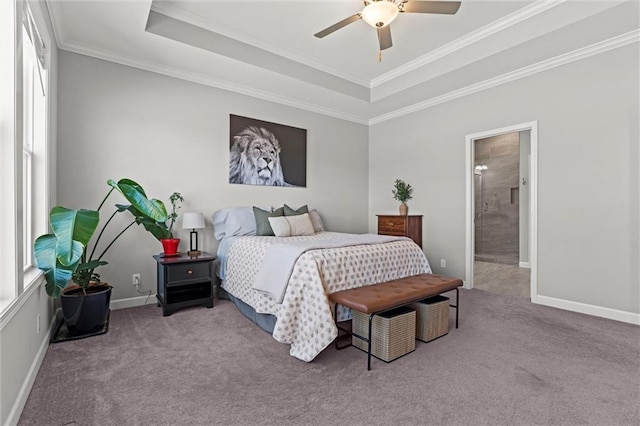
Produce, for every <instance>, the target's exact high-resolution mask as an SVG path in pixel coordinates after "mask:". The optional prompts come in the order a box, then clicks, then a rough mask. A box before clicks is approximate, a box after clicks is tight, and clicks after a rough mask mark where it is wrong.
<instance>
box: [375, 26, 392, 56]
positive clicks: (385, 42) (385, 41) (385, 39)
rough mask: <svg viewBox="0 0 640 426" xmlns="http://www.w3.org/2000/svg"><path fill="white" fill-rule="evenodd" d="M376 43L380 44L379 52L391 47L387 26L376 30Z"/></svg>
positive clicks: (389, 30) (389, 31)
mask: <svg viewBox="0 0 640 426" xmlns="http://www.w3.org/2000/svg"><path fill="white" fill-rule="evenodd" d="M378 43H380V50H384V49H388V48H390V47H391V46H393V43H392V42H391V27H389V25H387V26H384V27H382V28H378Z"/></svg>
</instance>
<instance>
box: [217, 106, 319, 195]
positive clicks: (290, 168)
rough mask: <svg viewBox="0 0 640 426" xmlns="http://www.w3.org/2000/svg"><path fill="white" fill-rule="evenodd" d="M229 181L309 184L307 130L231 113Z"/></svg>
mask: <svg viewBox="0 0 640 426" xmlns="http://www.w3.org/2000/svg"><path fill="white" fill-rule="evenodd" d="M229 135H230V138H229V183H237V184H244V185H267V186H289V187H291V186H298V187H306V186H307V131H306V129H299V128H297V127H291V126H286V125H284V124H278V123H270V122H268V121H262V120H256V119H255V118H248V117H241V116H239V115H233V114H230V115H229Z"/></svg>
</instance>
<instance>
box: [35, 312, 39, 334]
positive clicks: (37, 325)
mask: <svg viewBox="0 0 640 426" xmlns="http://www.w3.org/2000/svg"><path fill="white" fill-rule="evenodd" d="M36 333H38V334H40V314H38V316H37V317H36Z"/></svg>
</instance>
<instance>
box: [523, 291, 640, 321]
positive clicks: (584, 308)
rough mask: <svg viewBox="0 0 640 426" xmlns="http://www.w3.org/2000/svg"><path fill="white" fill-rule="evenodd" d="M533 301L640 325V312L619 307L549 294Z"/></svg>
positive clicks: (537, 297) (532, 300) (536, 297)
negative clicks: (587, 302) (576, 300)
mask: <svg viewBox="0 0 640 426" xmlns="http://www.w3.org/2000/svg"><path fill="white" fill-rule="evenodd" d="M531 302H533V303H537V304H539V305H544V306H551V307H553V308H559V309H564V310H566V311H571V312H579V313H581V314H587V315H593V316H596V317H602V318H607V319H611V320H615V321H621V322H626V323H629V324H635V325H640V314H636V313H634V312H627V311H620V310H618V309H611V308H605V307H602V306H595V305H588V304H586V303H580V302H573V301H570V300H564V299H556V298H555V297H548V296H535V297H533V298H532V299H531Z"/></svg>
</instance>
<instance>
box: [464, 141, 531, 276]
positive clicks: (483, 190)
mask: <svg viewBox="0 0 640 426" xmlns="http://www.w3.org/2000/svg"><path fill="white" fill-rule="evenodd" d="M519 146H520V134H519V133H517V132H516V133H509V134H504V135H499V136H494V137H490V138H486V139H478V140H476V141H475V170H474V190H475V260H480V261H486V262H495V263H503V264H509V265H518V260H519V232H520V231H519V230H520V224H519V208H520V206H519V199H520V195H519V191H520V148H519Z"/></svg>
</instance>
